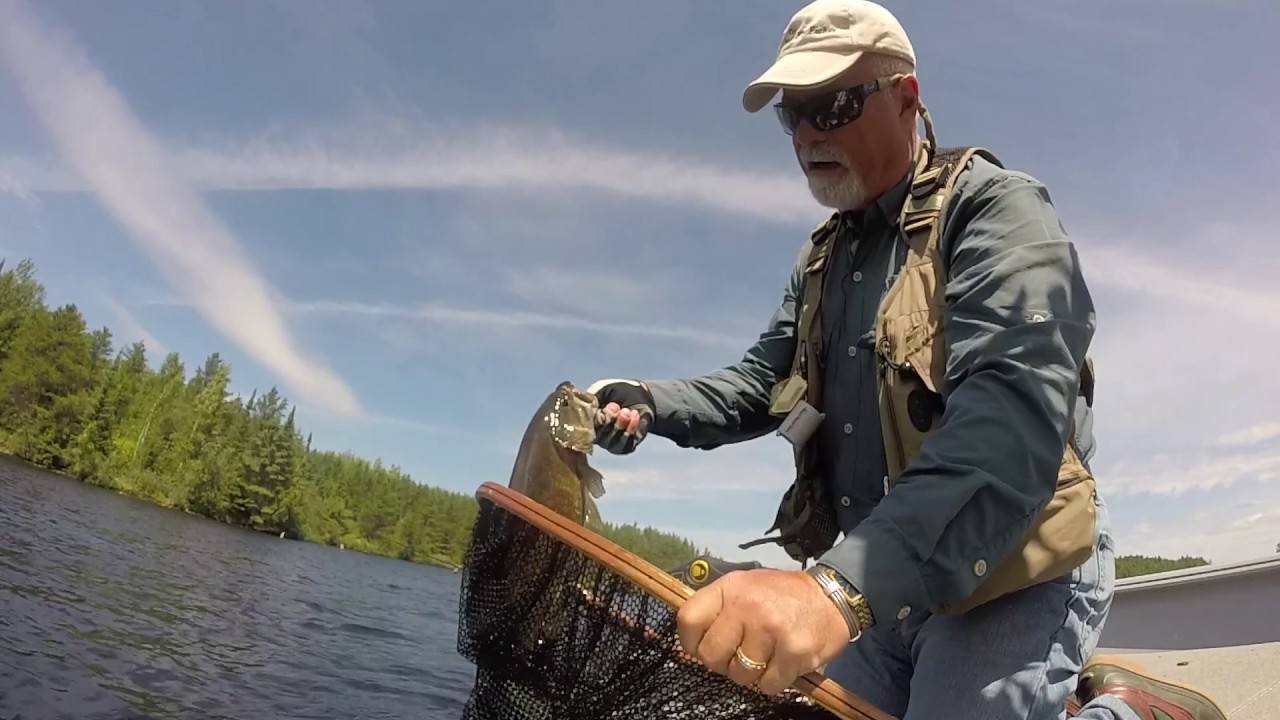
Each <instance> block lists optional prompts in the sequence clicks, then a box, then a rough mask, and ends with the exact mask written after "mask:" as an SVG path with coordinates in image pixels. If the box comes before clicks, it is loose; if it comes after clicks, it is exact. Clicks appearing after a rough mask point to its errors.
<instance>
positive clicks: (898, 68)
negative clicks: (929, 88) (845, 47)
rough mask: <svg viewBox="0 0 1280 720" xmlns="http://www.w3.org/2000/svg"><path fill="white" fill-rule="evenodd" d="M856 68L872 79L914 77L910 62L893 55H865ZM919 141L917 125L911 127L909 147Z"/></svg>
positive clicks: (913, 146) (913, 69)
mask: <svg viewBox="0 0 1280 720" xmlns="http://www.w3.org/2000/svg"><path fill="white" fill-rule="evenodd" d="M858 67H860V68H866V69H868V70H870V71H871V72H872V74H873V76H874V77H886V76H889V75H899V74H901V75H914V74H915V72H916V66H915V64H914V63H912V62H911V61H910V60H904V59H903V58H900V57H897V56H895V55H885V54H883V53H867V54H866V55H863V56H862V57H861V58H859V59H858ZM919 141H920V127H919V124H918V123H912V125H911V147H912V148H913V152H914V148H915V147H916V145H917V144H918V143H919Z"/></svg>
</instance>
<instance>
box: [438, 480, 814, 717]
mask: <svg viewBox="0 0 1280 720" xmlns="http://www.w3.org/2000/svg"><path fill="white" fill-rule="evenodd" d="M464 568H465V569H464V570H463V576H462V593H461V599H460V613H459V615H460V617H459V627H458V651H459V652H460V653H461V654H462V655H463V656H464V657H466V658H467V659H468V660H470V661H471V662H473V663H475V666H476V683H475V687H474V689H473V690H472V692H471V696H470V697H469V698H468V700H467V703H466V706H465V709H464V710H463V714H462V720H604V719H605V718H608V719H610V720H695V719H696V720H730V719H732V720H748V719H749V720H775V719H776V720H835V718H836V716H835V715H834V714H832V713H831V712H829V711H828V710H826V709H825V708H823V707H821V706H819V705H817V704H815V703H813V702H812V701H811V700H810V699H809V698H807V697H805V696H804V695H801V694H800V693H790V694H787V695H783V696H781V697H770V696H767V695H764V694H762V693H759V692H757V691H755V690H753V689H750V688H746V687H743V686H741V685H738V684H737V683H735V682H733V681H732V680H730V679H729V678H727V677H723V676H721V675H717V674H715V673H713V672H711V671H710V670H708V669H707V668H706V667H704V666H703V665H701V664H700V663H698V662H697V661H695V660H693V659H692V658H690V657H688V656H686V655H684V654H683V653H682V652H681V651H680V649H679V640H678V636H677V634H676V612H675V610H674V609H672V608H671V607H670V606H668V605H667V604H665V603H663V602H662V601H661V600H660V599H658V598H656V597H654V596H652V595H650V594H648V593H647V592H645V591H644V590H642V589H641V588H640V587H639V586H637V585H636V584H634V583H632V582H631V581H630V580H628V579H627V578H625V577H623V576H621V575H619V574H617V573H615V572H613V571H612V570H610V569H609V568H608V567H606V566H604V565H602V564H600V563H597V562H595V561H594V560H592V559H590V558H589V557H587V556H586V555H583V554H582V553H580V552H578V551H577V550H575V549H574V548H572V547H570V546H569V545H566V544H564V543H563V542H561V541H560V540H558V539H557V538H556V537H555V536H553V535H550V534H548V533H544V532H542V531H540V530H539V529H538V528H536V527H534V526H533V525H531V524H529V523H528V522H527V521H525V520H524V519H523V518H521V517H519V516H518V515H516V514H513V513H511V512H509V511H507V510H506V509H504V508H502V507H500V506H498V505H496V504H494V503H493V502H491V501H488V500H486V499H484V498H482V499H481V502H480V514H479V517H478V518H477V521H476V525H475V529H474V530H473V535H472V538H471V546H470V548H469V550H468V554H467V557H466V562H465V565H464Z"/></svg>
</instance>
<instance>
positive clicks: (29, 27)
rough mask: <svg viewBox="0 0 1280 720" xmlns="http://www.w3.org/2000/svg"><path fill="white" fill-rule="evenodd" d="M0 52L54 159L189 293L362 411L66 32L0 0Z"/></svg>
mask: <svg viewBox="0 0 1280 720" xmlns="http://www.w3.org/2000/svg"><path fill="white" fill-rule="evenodd" d="M0 57H3V58H4V62H5V64H6V65H7V66H8V67H9V69H10V70H11V71H12V72H13V74H14V76H15V77H16V78H17V80H18V82H19V85H20V87H21V88H22V92H23V94H24V95H25V97H26V99H27V101H28V102H29V103H30V105H31V107H32V109H33V110H34V112H35V115H36V117H37V118H38V120H39V121H40V123H41V124H42V125H43V127H44V129H45V130H46V132H47V133H48V135H49V136H50V138H51V139H52V140H53V142H54V145H55V146H56V147H57V149H58V151H59V153H60V155H61V159H62V161H63V162H64V163H66V165H67V166H69V167H70V168H71V169H72V170H73V171H74V173H75V175H76V176H77V177H78V178H79V179H80V180H81V181H82V182H83V183H84V184H85V186H86V188H87V189H88V190H90V191H91V192H92V193H93V194H94V195H95V196H96V197H97V198H98V199H99V201H100V202H101V203H102V204H103V206H104V207H105V208H106V209H107V210H108V211H109V212H110V213H111V214H112V216H113V217H115V218H116V220H117V221H119V222H120V223H121V224H123V225H124V226H125V227H127V228H128V229H129V231H130V232H131V234H132V236H133V237H134V239H135V240H136V241H137V242H138V244H139V246H140V247H141V248H142V249H143V251H144V252H146V253H147V254H148V255H149V256H150V257H151V259H152V261H153V262H154V263H155V264H156V266H157V267H158V268H159V269H160V271H161V272H162V273H163V274H164V276H165V277H166V278H167V279H168V281H169V282H170V283H171V284H172V285H173V287H174V288H175V289H177V290H178V291H179V292H180V293H182V294H183V295H184V296H185V297H186V298H187V299H188V300H190V301H191V302H192V304H193V305H194V306H195V307H196V308H197V309H198V310H199V311H200V312H201V313H202V314H203V315H204V317H205V318H206V319H207V320H208V321H209V322H210V323H212V324H213V326H214V327H216V328H217V329H218V330H219V331H221V332H222V333H223V335H225V336H226V337H227V338H229V339H230V340H231V341H232V342H234V343H236V344H237V345H239V346H240V347H241V348H242V349H243V350H244V351H245V352H246V353H248V354H249V355H250V356H251V357H253V358H254V359H255V360H257V361H258V362H260V363H262V364H263V365H265V366H266V367H268V368H270V369H271V370H272V371H274V372H275V373H276V374H278V375H279V376H280V377H281V378H283V379H284V381H285V382H286V383H287V384H288V385H289V386H290V387H291V388H292V389H293V390H294V391H295V392H297V393H298V394H299V395H300V396H302V397H303V398H306V399H308V400H309V401H310V402H312V403H314V404H316V405H320V406H325V407H329V408H333V409H334V410H336V411H338V412H341V413H343V414H344V415H349V416H358V415H359V414H360V413H361V412H362V408H361V407H360V404H359V401H358V400H357V398H356V396H355V394H354V393H353V392H352V390H351V389H350V388H349V387H348V386H347V385H346V383H345V382H343V380H342V379H341V378H339V377H338V376H337V375H335V374H334V373H333V372H332V371H330V370H329V369H328V368H326V367H325V366H324V364H323V363H321V362H320V361H318V360H317V359H315V358H311V357H307V356H306V355H305V354H304V353H303V351H302V350H301V349H300V348H298V347H297V346H296V344H295V343H294V341H293V339H292V338H291V336H290V333H289V331H288V329H287V328H286V326H285V323H284V321H283V317H282V313H281V312H280V309H279V302H278V300H277V299H276V298H275V296H274V292H273V290H272V288H271V287H270V286H269V285H268V284H267V283H266V282H265V281H264V280H263V279H262V278H261V277H260V276H259V275H258V273H257V272H256V271H255V269H254V268H253V266H252V264H251V263H250V261H249V260H248V258H247V256H246V254H245V252H244V250H243V248H242V247H241V246H240V243H239V242H238V241H237V239H236V238H235V237H234V236H233V234H232V233H231V231H230V230H229V229H228V228H227V227H226V226H225V224H224V223H223V222H222V221H221V220H219V218H218V217H217V216H216V215H214V213H213V212H212V211H210V210H209V208H208V207H206V206H205V205H204V204H203V202H202V201H201V199H200V197H199V193H198V191H197V189H196V188H195V187H193V186H192V185H191V184H190V183H189V182H188V181H187V178H186V177H185V176H184V173H183V172H182V171H181V170H180V169H179V168H178V167H176V166H175V165H174V164H173V163H172V160H171V159H170V157H169V156H168V154H167V153H166V151H165V149H164V148H163V147H162V145H161V144H160V143H159V142H157V141H156V140H155V139H154V138H153V137H152V136H151V135H150V133H149V132H148V131H147V129H146V128H145V127H144V126H143V124H142V122H141V121H140V120H139V119H138V118H137V117H136V116H135V115H134V113H133V111H132V110H131V109H130V107H129V105H128V103H127V101H126V100H125V98H124V97H123V96H122V95H121V94H120V93H119V92H118V91H117V90H116V89H115V88H114V87H113V86H112V84H111V83H110V81H109V80H108V79H107V78H106V77H105V76H104V75H103V74H102V73H101V72H100V71H99V70H98V69H97V68H96V67H94V66H93V65H92V64H91V63H90V62H89V60H88V59H87V58H86V57H85V55H84V53H83V52H82V51H81V50H80V49H79V48H77V47H76V46H75V45H74V44H73V41H72V40H71V38H69V37H68V36H67V34H66V33H64V32H59V31H55V30H54V29H51V28H49V27H46V26H45V25H44V24H43V23H42V22H41V21H40V20H39V19H38V18H37V17H35V15H34V14H33V13H31V12H30V11H29V9H28V8H27V7H25V4H24V3H21V2H18V1H17V0H9V1H7V2H4V3H3V4H0Z"/></svg>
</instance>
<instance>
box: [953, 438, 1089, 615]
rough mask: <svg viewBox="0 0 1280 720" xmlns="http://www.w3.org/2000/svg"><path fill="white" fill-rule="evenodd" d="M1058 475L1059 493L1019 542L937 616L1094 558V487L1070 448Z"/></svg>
mask: <svg viewBox="0 0 1280 720" xmlns="http://www.w3.org/2000/svg"><path fill="white" fill-rule="evenodd" d="M1067 453H1068V454H1069V457H1067V458H1066V459H1065V460H1064V462H1063V465H1062V470H1061V471H1060V472H1059V474H1058V488H1057V491H1056V492H1055V493H1054V495H1053V497H1052V498H1051V499H1050V500H1049V504H1048V505H1046V506H1045V508H1044V510H1042V511H1041V512H1040V515H1039V516H1038V517H1037V518H1036V521H1035V523H1033V524H1032V526H1031V528H1030V529H1029V530H1028V531H1027V534H1026V535H1025V536H1024V537H1023V541H1022V542H1021V543H1020V544H1019V545H1018V547H1016V548H1014V550H1013V552H1011V553H1009V555H1008V557H1006V558H1005V559H1004V560H1003V561H1002V562H1001V563H1000V564H999V565H997V566H996V567H995V568H994V569H993V570H992V571H991V572H990V574H989V575H988V576H987V578H986V580H985V581H984V582H982V584H980V585H979V586H978V587H977V589H976V590H974V592H973V593H972V594H971V595H970V596H969V597H967V598H965V599H964V600H963V601H961V602H958V603H952V604H948V605H941V606H939V607H937V608H934V610H933V611H934V612H935V613H937V614H939V615H953V614H959V613H964V612H968V611H969V610H972V609H973V608H975V607H978V606H979V605H983V604H985V603H988V602H990V601H992V600H995V599H996V598H999V597H1002V596H1004V595H1008V594H1010V593H1014V592H1017V591H1019V590H1022V589H1024V588H1028V587H1031V586H1032V585H1039V584H1040V583H1043V582H1048V581H1050V580H1054V579H1056V578H1059V577H1062V576H1063V575H1066V574H1067V573H1069V572H1071V571H1072V570H1075V569H1076V568H1077V567H1079V566H1081V565H1082V564H1084V562H1085V561H1086V560H1088V559H1089V558H1090V557H1091V556H1092V555H1093V552H1094V544H1095V540H1096V531H1097V522H1098V508H1097V505H1096V504H1095V502H1094V490H1095V488H1096V486H1097V481H1096V480H1095V479H1094V477H1093V475H1091V474H1090V473H1089V472H1088V471H1087V470H1085V469H1084V467H1083V466H1082V465H1080V461H1079V460H1078V459H1076V458H1075V453H1074V452H1073V451H1072V450H1071V448H1070V446H1068V447H1067Z"/></svg>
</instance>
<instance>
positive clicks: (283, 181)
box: [0, 121, 824, 223]
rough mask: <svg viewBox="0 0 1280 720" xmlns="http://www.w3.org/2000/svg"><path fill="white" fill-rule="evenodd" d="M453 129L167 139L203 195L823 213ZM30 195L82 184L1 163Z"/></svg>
mask: <svg viewBox="0 0 1280 720" xmlns="http://www.w3.org/2000/svg"><path fill="white" fill-rule="evenodd" d="M465 134H466V136H467V137H468V138H469V140H468V142H466V143H463V144H460V143H458V142H457V137H458V135H459V131H458V129H455V128H450V127H446V126H432V125H422V126H417V127H412V128H407V127H405V126H404V125H401V124H398V123H392V122H391V121H374V122H371V123H369V124H367V125H361V126H358V127H347V128H333V129H310V130H302V131H298V132H292V133H289V134H288V135H287V136H285V137H279V138H276V137H272V136H263V137H260V138H257V139H254V140H251V141H249V142H225V143H223V144H222V145H221V146H201V147H196V146H190V145H179V144H176V143H175V144H172V145H170V155H171V158H172V163H173V167H174V168H175V170H177V171H178V172H181V173H182V175H183V176H184V177H186V178H187V180H188V181H189V182H190V183H191V184H192V186H194V187H196V188H198V189H200V190H202V191H240V192H248V191H272V190H299V189H302V190H317V189H325V190H429V191H450V190H481V191H492V192H497V191H505V190H520V191H530V190H533V191H536V192H549V191H550V192H562V191H575V190H578V191H581V190H587V191H594V192H601V193H606V194H610V195H614V196H617V197H622V198H636V199H643V200H647V201H652V202H658V203H666V204H672V205H682V206H695V207H700V208H704V209H708V210H714V211H719V212H725V213H730V214H735V215H743V216H747V217H754V218H759V219H764V220H770V221H781V222H797V223H812V222H813V221H814V220H813V218H814V217H816V216H820V215H822V214H823V213H824V211H823V209H822V208H820V207H819V206H818V205H817V204H816V203H815V202H814V200H813V198H812V197H811V196H810V195H809V193H808V191H807V190H806V189H805V187H804V184H803V182H800V180H799V178H798V177H797V176H790V175H786V174H783V173H777V172H750V171H744V170H741V169H737V168H733V167H728V166H725V165H720V164H716V163H713V162H710V161H699V160H697V159H690V158H683V157H675V156H668V155H662V154H657V153H646V152H636V151H630V150H625V149H618V148H611V147H605V146H596V145H590V144H587V143H583V142H580V141H577V140H575V139H574V138H573V137H571V136H569V135H566V134H565V133H562V132H559V131H556V130H552V129H539V128H526V127H518V126H516V127H511V126H498V125H489V126H480V127H475V126H469V127H467V128H466V133H465ZM0 165H2V166H5V167H9V168H12V169H13V170H12V171H14V172H19V171H20V172H22V173H23V174H24V175H25V178H24V179H25V182H27V183H28V184H29V185H31V186H32V187H34V188H35V189H37V190H46V191H69V190H81V189H83V187H82V186H81V183H80V182H79V180H78V179H77V178H76V177H75V175H74V174H73V173H68V172H66V170H65V169H63V168H60V167H57V166H50V165H47V164H44V163H41V162H39V161H37V160H34V159H31V158H15V157H8V158H0Z"/></svg>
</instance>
